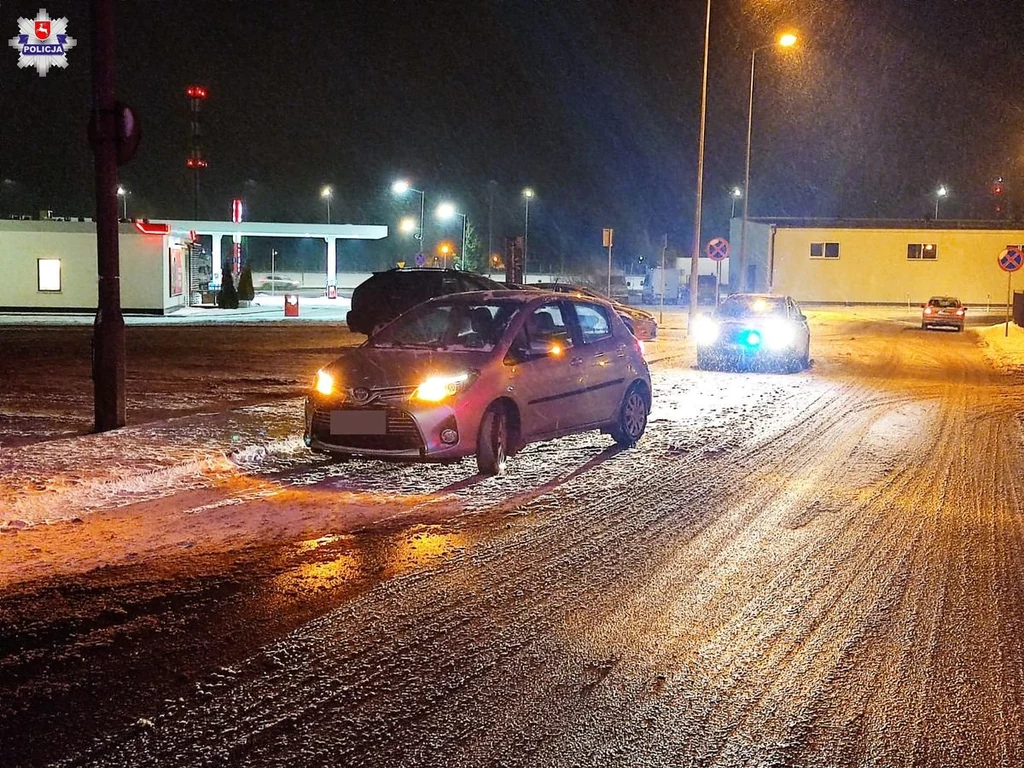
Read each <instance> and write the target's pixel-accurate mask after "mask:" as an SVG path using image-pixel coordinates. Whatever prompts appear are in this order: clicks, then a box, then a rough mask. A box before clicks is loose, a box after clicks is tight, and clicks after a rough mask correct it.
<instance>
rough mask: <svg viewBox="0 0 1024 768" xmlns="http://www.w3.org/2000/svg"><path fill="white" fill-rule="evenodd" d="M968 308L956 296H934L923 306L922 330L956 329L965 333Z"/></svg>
mask: <svg viewBox="0 0 1024 768" xmlns="http://www.w3.org/2000/svg"><path fill="white" fill-rule="evenodd" d="M966 319H967V307H965V306H964V305H963V304H961V303H960V299H958V298H956V297H955V296H932V297H931V298H930V299H928V303H927V304H923V305H922V306H921V328H922V330H928V329H929V328H955V329H956V330H958V331H963V329H964V320H966Z"/></svg>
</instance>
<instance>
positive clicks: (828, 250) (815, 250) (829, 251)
mask: <svg viewBox="0 0 1024 768" xmlns="http://www.w3.org/2000/svg"><path fill="white" fill-rule="evenodd" d="M811 258H812V259H838V258H839V243H811Z"/></svg>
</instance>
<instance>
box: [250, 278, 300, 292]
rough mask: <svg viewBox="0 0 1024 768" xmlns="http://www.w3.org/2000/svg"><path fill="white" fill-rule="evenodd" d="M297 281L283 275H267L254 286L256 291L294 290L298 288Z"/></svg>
mask: <svg viewBox="0 0 1024 768" xmlns="http://www.w3.org/2000/svg"><path fill="white" fill-rule="evenodd" d="M300 287H301V286H300V285H299V281H298V280H295V279H294V278H291V277H285V276H284V275H274V274H271V275H267V276H266V277H264V278H263V280H262V281H260V284H259V285H257V286H256V290H257V291H294V290H296V289H297V288H300Z"/></svg>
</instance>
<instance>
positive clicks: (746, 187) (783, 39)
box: [729, 32, 796, 292]
mask: <svg viewBox="0 0 1024 768" xmlns="http://www.w3.org/2000/svg"><path fill="white" fill-rule="evenodd" d="M773 45H778V46H779V47H780V48H792V47H793V46H794V45H796V35H794V34H792V33H789V32H787V33H786V34H784V35H780V36H779V39H778V40H776V41H775V42H774V43H765V44H764V45H758V46H755V47H754V48H753V50H751V51H750V101H749V102H748V104H747V161H746V165H745V170H744V172H743V192H744V195H743V223H742V224H741V225H740V264H739V272H740V273H739V286H740V291H741V292H742V291H744V290H746V283H747V276H746V271H747V218H748V217H749V214H750V137H751V134H752V129H753V125H754V66H755V63H756V62H757V52H758V51H760V50H763V49H764V48H771V47H772V46H773ZM729 282H732V280H731V278H730V281H729Z"/></svg>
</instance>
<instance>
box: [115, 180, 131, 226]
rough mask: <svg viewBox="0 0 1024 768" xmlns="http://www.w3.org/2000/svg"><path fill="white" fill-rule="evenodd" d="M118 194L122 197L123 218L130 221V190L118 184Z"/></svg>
mask: <svg viewBox="0 0 1024 768" xmlns="http://www.w3.org/2000/svg"><path fill="white" fill-rule="evenodd" d="M117 196H118V197H120V198H121V220H122V221H128V190H127V189H125V188H124V187H122V186H121V185H118V187H117Z"/></svg>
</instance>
